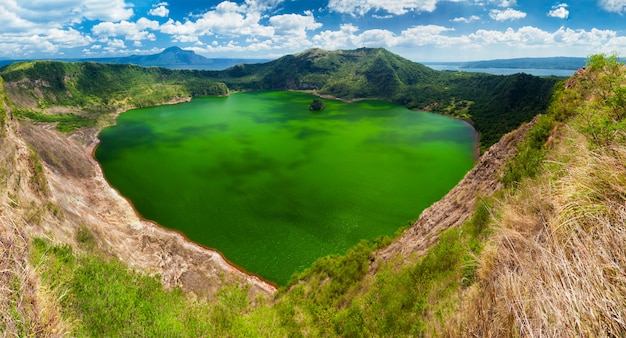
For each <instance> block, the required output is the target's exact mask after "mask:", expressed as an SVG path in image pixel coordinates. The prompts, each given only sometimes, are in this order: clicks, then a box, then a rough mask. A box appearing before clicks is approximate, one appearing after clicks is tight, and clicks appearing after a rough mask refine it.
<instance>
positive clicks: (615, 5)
mask: <svg viewBox="0 0 626 338" xmlns="http://www.w3.org/2000/svg"><path fill="white" fill-rule="evenodd" d="M598 4H599V5H600V7H601V8H602V9H604V10H605V11H607V12H613V13H624V12H626V0H599V1H598Z"/></svg>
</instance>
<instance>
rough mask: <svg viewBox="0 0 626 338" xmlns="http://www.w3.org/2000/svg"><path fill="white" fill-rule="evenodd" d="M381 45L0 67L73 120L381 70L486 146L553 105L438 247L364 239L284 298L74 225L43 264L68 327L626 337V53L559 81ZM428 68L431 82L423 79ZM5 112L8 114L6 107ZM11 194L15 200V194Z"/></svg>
mask: <svg viewBox="0 0 626 338" xmlns="http://www.w3.org/2000/svg"><path fill="white" fill-rule="evenodd" d="M376 53H378V55H376ZM385 53H386V52H385V51H384V50H369V49H360V50H356V51H345V52H333V53H327V52H322V51H319V50H313V51H308V52H305V53H302V54H299V55H296V56H290V57H285V58H281V59H279V60H277V61H275V63H270V66H271V67H274V66H276V67H278V65H280V66H281V67H280V69H281V70H280V72H282V73H278V71H279V70H278V68H277V69H272V68H268V67H270V66H268V65H267V64H266V65H240V66H236V67H233V68H231V69H229V70H226V71H224V72H194V71H170V70H164V69H158V68H154V69H153V68H140V67H135V66H125V65H122V66H116V67H119V68H109V65H101V66H96V65H91V64H89V65H86V64H63V63H54V62H52V63H47V62H32V63H20V64H14V65H11V66H9V67H7V68H5V69H3V70H2V71H1V72H0V75H1V76H2V79H0V81H2V80H4V86H5V88H7V91H8V95H7V96H8V98H9V99H11V100H12V102H10V103H11V105H12V108H18V109H13V110H12V111H13V112H14V114H15V115H16V116H18V117H23V118H29V119H32V120H38V121H42V122H53V123H58V124H57V128H59V129H60V130H62V131H70V130H74V129H75V128H80V127H85V126H91V125H93V124H91V123H94V124H95V123H97V122H86V120H83V119H82V118H83V117H84V118H86V119H91V120H93V121H96V120H97V119H99V118H100V116H101V114H102V113H103V112H111V111H114V110H116V109H123V108H128V107H136V106H144V105H153V104H158V103H162V102H165V101H168V100H172V99H177V98H182V97H186V96H193V95H205V94H209V95H223V94H225V93H226V92H227V90H228V89H227V86H228V87H230V88H233V89H268V88H275V89H288V88H292V86H293V87H295V88H294V89H317V90H318V92H320V93H327V94H333V95H337V94H339V95H338V96H342V97H347V98H348V97H353V98H354V97H361V95H372V91H371V90H372V88H374V86H373V85H372V86H370V84H378V85H383V84H384V85H387V84H388V85H389V86H388V87H386V86H385V90H382V91H379V92H377V93H379V95H381V96H386V97H381V98H385V99H388V100H393V101H395V102H400V103H402V104H404V105H406V106H408V107H412V108H419V109H425V108H428V109H429V110H433V111H436V112H440V113H444V114H448V115H452V116H455V117H459V118H463V119H469V120H471V122H473V123H474V124H475V126H476V128H477V129H478V130H479V131H480V132H481V140H482V147H483V149H484V147H486V146H488V145H489V144H490V143H493V142H495V140H497V139H498V138H499V136H500V135H502V134H503V133H505V132H506V131H509V130H512V129H514V128H515V127H517V126H518V125H519V124H520V123H522V122H526V121H529V120H530V119H532V118H533V117H534V116H536V115H537V114H539V113H545V112H546V111H547V114H546V115H543V116H540V117H538V118H537V121H536V123H535V125H534V127H533V128H532V129H531V131H530V132H529V133H528V135H527V136H526V139H525V141H524V142H522V143H521V144H520V145H519V146H518V152H517V156H516V157H515V158H514V159H512V160H511V161H510V162H509V163H508V164H507V166H506V168H505V174H504V177H503V182H504V183H505V186H506V188H505V189H504V190H503V191H501V192H500V193H498V194H497V197H493V198H485V199H479V201H478V203H477V208H476V210H474V213H473V216H472V218H471V219H470V220H468V221H467V222H466V223H465V224H463V225H462V226H461V227H459V228H453V229H448V230H446V231H444V232H443V233H442V234H441V235H440V237H439V241H438V243H437V244H436V245H434V246H433V247H431V248H430V249H429V250H428V252H427V253H426V254H425V255H423V256H421V257H397V258H395V259H393V260H391V261H389V262H385V261H382V260H381V261H376V259H375V257H377V256H375V255H374V254H373V252H374V251H375V250H377V249H379V248H381V247H384V246H385V245H387V244H388V243H389V241H390V240H389V239H378V240H376V241H373V242H365V241H364V242H360V243H359V244H358V245H357V246H355V247H354V248H352V249H350V250H348V252H347V253H346V254H345V255H333V256H328V257H324V258H321V259H320V260H318V261H317V262H316V263H314V264H313V265H312V266H311V267H310V268H309V269H307V270H306V271H305V272H303V273H301V274H298V275H296V276H294V277H293V279H292V281H291V282H290V284H289V286H288V287H285V288H284V289H282V290H281V291H280V292H279V293H278V294H277V295H276V297H275V299H271V300H262V299H259V300H254V301H251V300H250V299H248V297H247V292H248V290H246V289H244V288H241V287H237V286H226V287H224V288H223V289H222V290H220V291H219V292H218V294H217V295H216V297H215V298H214V299H210V300H208V301H205V300H199V299H194V298H193V297H191V296H189V295H185V294H184V293H183V292H182V291H181V290H180V289H172V290H164V289H163V287H162V285H161V283H160V281H159V278H158V276H149V275H145V274H143V273H140V272H136V271H133V270H131V269H129V268H128V267H127V266H126V265H125V264H124V263H122V262H120V261H118V260H116V259H115V258H112V257H109V256H107V255H106V254H104V253H102V252H100V251H99V250H98V249H97V247H98V245H97V243H96V239H95V237H94V235H93V233H91V232H90V230H89V229H88V227H87V226H81V227H80V229H78V230H77V233H76V242H77V243H78V244H77V247H76V248H71V247H70V246H67V245H58V244H57V245H54V244H52V243H50V242H49V241H48V240H45V239H41V238H37V239H34V240H33V241H32V245H31V248H30V252H31V257H30V263H31V265H33V266H34V267H35V272H36V273H37V274H38V275H39V276H40V277H41V283H42V285H44V286H45V289H46V290H49V292H51V294H52V298H53V300H54V301H55V302H56V303H55V304H57V305H58V306H59V308H60V312H61V315H62V316H63V322H64V323H68V325H69V326H70V327H69V328H70V330H71V332H70V334H71V335H74V336H153V335H156V336H267V337H275V336H330V337H335V336H342V337H362V336H438V335H449V336H461V335H474V336H484V335H494V336H516V335H542V334H545V335H554V336H558V335H562V336H581V335H598V336H603V335H606V336H621V335H623V333H624V332H626V326H624V323H623V321H621V320H616V319H617V318H624V317H625V316H626V313H625V308H624V306H623V304H624V294H626V289H625V288H624V285H626V280H625V278H624V276H626V271H624V267H625V266H626V258H625V257H626V255H625V254H624V250H623V249H622V248H621V247H620V246H619V244H620V243H624V242H625V241H626V238H625V237H624V231H623V220H624V219H626V211H625V209H624V196H626V193H625V192H624V186H625V185H626V174H625V171H624V168H625V167H626V163H625V162H624V159H625V158H626V150H624V145H623V142H624V140H626V137H625V136H626V135H625V134H626V133H625V130H624V126H625V122H624V118H625V117H626V116H625V115H626V111H625V110H624V107H625V105H624V103H625V102H626V90H625V89H624V88H626V83H624V80H623V79H624V77H623V74H624V69H623V65H621V64H619V63H618V62H616V57H615V56H608V57H607V56H606V55H596V56H593V57H591V58H590V59H589V63H588V67H587V70H586V71H585V72H583V73H580V74H577V75H575V76H573V77H572V78H571V79H569V80H568V81H567V82H565V83H564V82H557V79H554V78H550V79H541V78H536V77H532V76H529V75H525V74H517V75H513V76H491V75H486V74H463V73H448V74H436V73H430V71H429V70H428V69H426V68H422V67H420V66H419V65H417V66H416V65H415V64H413V65H410V64H408V63H407V67H403V66H402V64H403V62H400V61H401V60H400V61H398V60H397V58H396V57H395V56H392V55H391V56H390V55H387V54H385ZM372 55H374V56H376V57H381V56H382V58H380V59H376V58H375V57H373V56H372ZM370 57H372V58H370ZM301 60H305V61H306V62H300V61H301ZM356 61H359V62H356ZM361 61H363V62H361ZM349 62H356V63H354V64H350V63H349ZM348 64H350V66H349V67H348V66H347V65H348ZM356 64H358V66H356ZM284 66H290V67H284ZM350 67H352V68H350ZM114 69H117V70H114ZM391 70H393V73H390V71H391ZM117 71H119V72H121V73H126V74H130V75H128V76H129V77H124V75H123V74H117V73H116V72H117ZM54 72H64V73H63V74H64V75H63V76H55V75H54ZM87 73H89V76H87V75H85V74H87ZM117 76H119V77H117ZM422 76H423V77H422ZM430 76H433V78H432V79H436V80H432V81H433V83H429V82H428V81H429V80H426V79H428V78H430ZM189 77H193V78H194V80H193V81H191V80H189ZM90 78H93V79H94V80H93V81H90V80H89V79H90ZM119 79H121V80H120V81H118V80H119ZM98 83H102V84H103V86H107V88H100V87H99V84H98ZM555 83H556V84H557V85H556V87H555ZM273 86H275V87H273ZM34 88H37V90H38V91H39V93H38V94H35V90H34ZM553 89H554V93H553ZM552 94H554V96H553V99H552V100H550V97H551V95H552ZM344 95H345V96H344ZM387 95H389V96H387ZM29 100H30V101H29ZM32 102H34V104H32ZM550 102H551V104H550V106H549V107H548V103H550ZM58 105H62V106H69V107H76V108H79V109H83V108H88V109H86V111H85V112H84V114H85V115H84V116H83V115H77V114H72V113H68V114H58V115H51V114H48V113H47V112H46V109H48V108H50V107H53V106H58ZM3 109H4V108H3V107H0V110H3ZM49 116H52V117H49ZM64 116H65V117H64ZM1 122H2V125H4V124H5V123H6V120H5V119H4V117H2V121H1ZM63 123H66V126H64V127H59V125H63ZM555 139H556V140H557V141H555ZM548 149H554V150H548ZM29 161H30V162H29V163H30V164H31V166H32V167H31V168H30V170H31V171H32V174H33V177H44V176H43V175H41V168H40V164H39V166H38V163H39V159H38V158H37V157H36V154H35V155H31V157H30V159H29ZM44 179H45V177H44ZM32 183H35V184H36V185H40V184H41V185H44V184H43V183H42V182H32ZM7 195H8V196H9V198H10V199H11V200H15V201H17V197H15V196H12V193H11V192H8V193H7ZM11 203H15V205H13V206H14V207H16V206H17V202H11ZM24 204H25V205H24V207H27V206H26V204H27V203H24ZM47 207H48V208H51V209H52V208H54V206H53V205H49V206H47ZM7 247H8V246H7ZM22 266H24V264H22ZM18 282H19V281H18V280H16V279H12V280H11V281H10V283H9V284H6V285H7V290H10V291H11V297H12V298H10V299H8V300H7V302H8V303H9V306H8V307H3V309H5V308H6V309H9V311H8V312H3V314H2V318H3V319H4V318H10V319H11V321H12V322H15V323H17V324H16V325H21V326H19V327H18V328H17V329H16V330H15V332H17V333H19V334H23V335H28V334H31V333H32V332H33V328H32V327H31V326H32V323H31V322H29V317H28V316H26V315H25V313H26V312H24V311H22V310H20V309H19V308H18V305H17V304H18V303H19V301H18V299H17V298H20V297H22V293H20V292H19V291H21V289H20V288H21V286H20V285H19V284H20V283H18ZM22 284H24V283H22ZM33 304H34V302H33ZM253 304H254V305H253ZM9 312H10V313H9ZM3 325H5V326H6V324H4V323H0V330H3V329H4V327H3ZM0 332H1V331H0ZM38 333H42V332H40V331H37V333H36V334H38ZM44 333H45V332H44ZM42 335H43V334H42Z"/></svg>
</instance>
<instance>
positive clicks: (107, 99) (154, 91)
mask: <svg viewBox="0 0 626 338" xmlns="http://www.w3.org/2000/svg"><path fill="white" fill-rule="evenodd" d="M207 60H209V61H210V60H211V59H205V58H202V57H199V56H197V55H195V54H194V53H193V52H187V51H182V50H180V49H178V48H170V49H168V50H166V51H164V52H163V53H160V54H157V55H152V56H131V57H126V58H118V59H109V60H108V61H104V60H103V59H100V60H99V63H94V62H85V63H78V62H75V63H63V62H53V61H52V62H51V61H34V62H30V63H28V62H25V63H21V64H15V65H10V66H5V67H4V68H2V69H0V76H2V78H3V79H4V82H5V84H8V85H5V87H7V88H11V90H12V92H11V94H12V95H14V96H15V97H17V96H16V95H18V94H20V91H18V90H17V89H18V88H21V87H20V86H23V85H24V84H23V83H22V82H23V81H25V82H24V83H31V84H32V85H33V86H36V85H37V84H45V86H42V85H38V86H39V87H38V91H39V92H38V94H37V95H38V96H37V95H34V94H33V95H34V96H30V97H28V98H23V101H24V102H32V103H33V104H34V103H37V104H42V103H44V106H53V105H56V104H59V103H62V104H65V105H72V106H76V107H81V109H82V110H84V109H90V110H93V109H94V108H93V107H92V106H94V104H95V103H96V102H101V103H102V104H100V105H98V106H99V107H105V108H107V107H109V108H111V107H113V108H115V107H119V106H120V105H121V106H122V107H128V106H133V107H145V106H149V105H154V104H155V103H156V102H164V101H168V100H172V99H180V98H184V97H197V96H203V95H225V94H227V93H228V92H229V91H232V90H235V91H239V90H312V91H315V92H316V93H317V94H320V95H324V96H334V97H337V98H341V99H346V100H353V99H381V100H389V101H392V102H395V103H398V104H402V105H404V106H406V107H407V108H410V109H416V110H428V111H433V112H437V113H441V114H445V115H451V116H454V117H457V118H462V119H464V120H467V121H471V123H472V124H473V125H474V127H475V128H476V130H478V132H479V133H480V143H481V147H483V149H486V147H489V146H490V145H492V144H493V143H495V142H496V141H497V140H499V139H500V137H501V136H502V135H503V134H504V133H506V132H509V131H511V130H513V129H515V128H517V127H518V126H519V125H520V124H521V123H522V122H528V121H530V120H531V119H532V118H533V117H534V116H535V115H537V114H539V113H543V112H545V110H546V108H547V104H548V102H549V101H550V97H551V95H552V89H553V88H554V84H555V83H556V82H557V81H558V80H559V79H558V78H555V77H542V78H540V77H536V76H532V75H528V74H515V75H510V76H497V75H491V74H486V73H469V72H468V73H466V72H440V71H436V70H433V69H431V68H428V67H426V66H424V65H422V64H419V63H415V62H413V61H410V60H407V59H405V58H403V57H401V56H399V55H396V54H394V53H391V52H389V51H387V50H385V49H382V48H359V49H355V50H335V51H325V50H321V49H310V50H307V51H304V52H302V53H298V54H293V55H286V56H283V57H281V58H279V59H276V60H273V61H270V62H266V63H258V64H242V63H239V64H237V65H235V66H233V67H230V68H227V69H224V70H220V71H215V70H213V71H197V70H193V71H192V70H188V69H186V70H176V71H173V70H170V69H165V68H161V67H165V65H168V67H172V66H173V65H187V67H188V68H193V66H197V65H198V62H200V63H201V62H208V61H207ZM122 63H123V64H122ZM129 63H134V64H135V65H130V64H129ZM138 64H142V65H153V66H157V65H160V66H161V67H151V68H149V69H146V68H142V67H141V66H139V65H138ZM189 65H191V66H189ZM157 83H159V84H161V85H160V86H155V84H157ZM13 90H15V93H14V92H13ZM129 93H133V94H132V95H130V94H129ZM129 95H130V96H129ZM42 96H43V97H44V98H47V100H48V101H49V102H47V101H46V102H44V101H45V100H44V99H42ZM162 98H167V100H166V99H162ZM111 109H112V108H111ZM116 109H117V108H116Z"/></svg>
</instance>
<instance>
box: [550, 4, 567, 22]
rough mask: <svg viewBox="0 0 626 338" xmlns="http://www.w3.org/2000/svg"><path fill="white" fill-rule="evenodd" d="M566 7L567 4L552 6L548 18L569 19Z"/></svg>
mask: <svg viewBox="0 0 626 338" xmlns="http://www.w3.org/2000/svg"><path fill="white" fill-rule="evenodd" d="M567 7H568V5H567V4H558V5H556V6H553V7H552V10H550V11H549V12H548V16H549V17H552V18H559V19H567V18H568V17H569V11H568V10H567Z"/></svg>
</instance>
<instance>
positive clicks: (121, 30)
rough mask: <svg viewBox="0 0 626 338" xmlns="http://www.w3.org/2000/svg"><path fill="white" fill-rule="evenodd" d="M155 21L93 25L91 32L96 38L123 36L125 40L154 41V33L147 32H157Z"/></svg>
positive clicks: (157, 26) (142, 19)
mask: <svg viewBox="0 0 626 338" xmlns="http://www.w3.org/2000/svg"><path fill="white" fill-rule="evenodd" d="M158 28H159V23H158V22H157V21H152V20H148V19H146V18H140V19H139V20H137V22H129V21H121V22H119V23H113V22H101V23H99V24H97V25H95V26H94V27H93V28H92V29H91V31H92V33H93V34H94V35H95V36H98V37H118V36H123V37H124V38H125V39H126V40H132V41H141V40H152V41H154V40H156V36H155V35H154V33H152V32H150V31H148V29H150V30H157V29H158Z"/></svg>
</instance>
